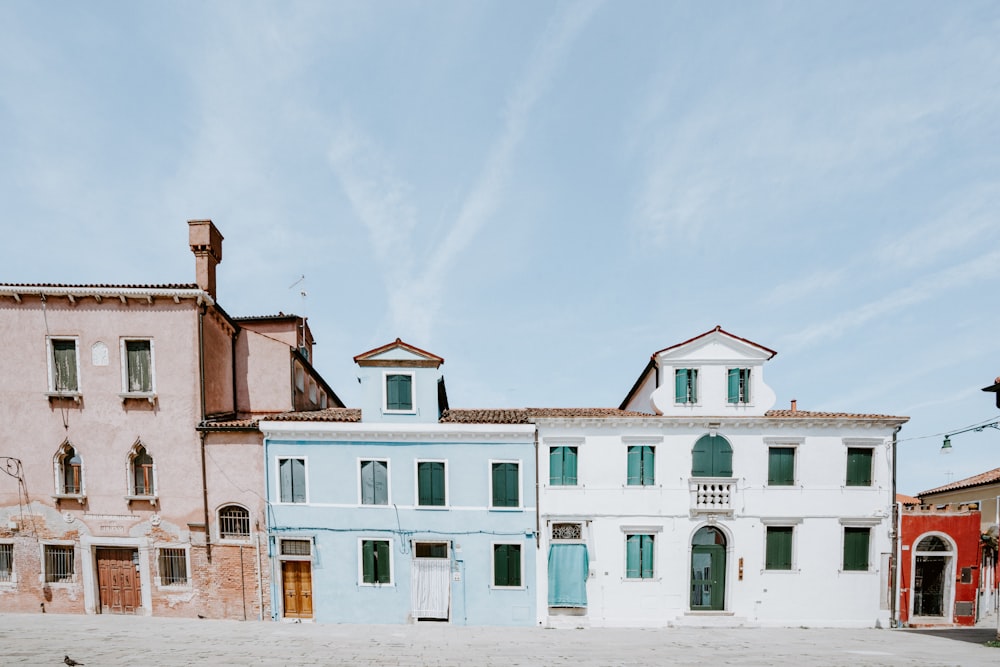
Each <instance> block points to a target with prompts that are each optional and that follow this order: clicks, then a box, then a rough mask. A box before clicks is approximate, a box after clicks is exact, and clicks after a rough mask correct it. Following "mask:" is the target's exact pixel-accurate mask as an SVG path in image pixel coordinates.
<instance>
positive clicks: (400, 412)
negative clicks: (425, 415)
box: [382, 410, 417, 415]
mask: <svg viewBox="0 0 1000 667" xmlns="http://www.w3.org/2000/svg"><path fill="white" fill-rule="evenodd" d="M382 414H384V415H415V414H417V411H416V410H382Z"/></svg>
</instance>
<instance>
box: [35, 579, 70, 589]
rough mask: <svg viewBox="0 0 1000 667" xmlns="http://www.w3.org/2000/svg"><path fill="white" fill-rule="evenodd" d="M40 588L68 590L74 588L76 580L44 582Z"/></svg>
mask: <svg viewBox="0 0 1000 667" xmlns="http://www.w3.org/2000/svg"><path fill="white" fill-rule="evenodd" d="M42 586H43V587H44V586H55V587H57V588H69V587H70V586H76V579H61V580H59V581H45V582H43V583H42Z"/></svg>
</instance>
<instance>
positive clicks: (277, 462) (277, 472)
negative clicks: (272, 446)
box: [273, 455, 309, 505]
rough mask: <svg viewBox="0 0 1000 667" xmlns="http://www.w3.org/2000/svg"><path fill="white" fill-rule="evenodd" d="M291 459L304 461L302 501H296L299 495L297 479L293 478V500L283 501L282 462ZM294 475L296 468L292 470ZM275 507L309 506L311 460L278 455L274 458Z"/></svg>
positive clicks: (302, 457) (304, 457) (303, 457)
mask: <svg viewBox="0 0 1000 667" xmlns="http://www.w3.org/2000/svg"><path fill="white" fill-rule="evenodd" d="M289 459H295V460H299V461H302V482H303V484H302V486H303V488H302V500H294V498H295V496H296V495H298V494H297V489H296V486H295V478H294V477H293V478H292V480H291V481H292V489H291V494H290V495H291V497H292V498H293V500H282V499H281V462H282V461H285V460H289ZM290 473H291V474H294V466H293V467H292V468H291V469H290ZM273 504H275V505H307V504H309V459H308V457H306V456H288V455H276V456H275V457H274V502H273Z"/></svg>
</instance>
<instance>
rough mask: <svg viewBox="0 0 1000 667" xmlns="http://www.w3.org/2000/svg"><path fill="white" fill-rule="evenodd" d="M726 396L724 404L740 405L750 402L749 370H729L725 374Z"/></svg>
mask: <svg viewBox="0 0 1000 667" xmlns="http://www.w3.org/2000/svg"><path fill="white" fill-rule="evenodd" d="M726 379H727V387H728V392H727V394H728V396H727V398H726V402H728V403H742V404H746V403H749V402H750V369H749V368H730V369H729V370H728V371H727V372H726Z"/></svg>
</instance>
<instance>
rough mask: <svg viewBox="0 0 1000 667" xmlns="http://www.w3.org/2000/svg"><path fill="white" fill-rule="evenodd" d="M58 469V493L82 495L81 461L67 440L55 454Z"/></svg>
mask: <svg viewBox="0 0 1000 667" xmlns="http://www.w3.org/2000/svg"><path fill="white" fill-rule="evenodd" d="M56 462H57V469H58V473H57V474H58V482H57V485H58V492H59V493H60V494H62V495H67V496H79V495H82V494H83V459H82V458H80V455H79V454H77V452H76V449H74V448H73V445H71V444H70V442H69V440H67V441H66V442H64V443H63V444H62V447H60V448H59V453H58V454H56Z"/></svg>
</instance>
